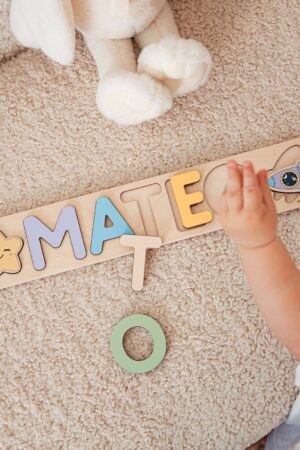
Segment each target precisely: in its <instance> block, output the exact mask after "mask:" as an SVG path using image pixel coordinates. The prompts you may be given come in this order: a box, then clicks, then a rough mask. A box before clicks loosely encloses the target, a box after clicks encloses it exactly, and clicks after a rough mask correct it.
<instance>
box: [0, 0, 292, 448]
mask: <svg viewBox="0 0 300 450" xmlns="http://www.w3.org/2000/svg"><path fill="white" fill-rule="evenodd" d="M171 6H172V8H173V10H174V12H175V14H176V18H177V21H178V23H179V26H180V29H181V32H182V35H183V36H191V37H194V38H196V39H200V40H201V41H202V42H203V43H204V44H205V45H207V47H208V48H209V50H210V51H211V53H212V55H213V59H214V69H213V72H212V75H211V78H210V80H209V83H208V84H207V86H206V87H205V88H202V89H200V90H199V91H197V92H196V93H194V94H192V95H189V96H187V97H184V98H181V99H179V100H177V101H176V102H175V104H174V107H173V109H172V110H171V111H170V112H169V113H168V114H166V115H165V116H164V117H162V118H160V119H158V120H156V121H153V122H150V123H147V124H144V125H141V126H138V127H131V128H127V129H122V128H119V127H118V126H116V125H114V124H113V123H110V122H108V121H107V120H105V119H103V118H102V117H101V115H100V114H99V112H98V111H97V109H96V106H95V91H96V86H97V74H96V68H95V65H94V63H93V60H92V58H91V57H90V55H89V53H88V51H87V49H86V47H85V45H84V44H83V42H82V40H81V39H80V38H78V41H77V51H76V60H75V62H74V64H73V65H72V66H70V67H61V66H59V65H58V64H55V63H53V62H52V61H50V60H48V59H47V58H46V57H45V56H44V55H42V54H41V53H40V52H39V51H33V50H26V51H24V49H21V48H20V47H19V46H18V45H16V43H15V41H14V40H13V39H12V38H11V37H10V35H9V32H8V28H7V9H8V2H7V1H4V0H1V2H0V12H1V18H0V32H1V39H0V51H1V55H2V62H1V64H0V96H1V102H0V136H1V140H0V142H1V143H0V146H1V150H0V171H1V172H0V173H1V176H0V193H1V194H0V215H7V214H10V213H13V212H15V211H22V210H25V209H28V208H32V207H37V206H40V205H45V204H48V203H50V202H54V201H58V200H62V199H67V198H69V197H74V196H77V195H81V194H87V193H89V192H93V191H97V190H101V189H104V188H107V187H111V186H115V185H117V184H123V183H127V182H130V181H134V180H139V179H143V178H146V177H150V176H153V175H158V174H161V173H164V172H167V171H172V170H176V169H181V168H184V167H189V166H191V165H194V164H199V163H202V162H206V161H210V160H215V159H218V158H221V157H225V156H230V155H234V154H236V153H240V152H243V151H247V150H251V149H255V148H258V147H262V146H267V145H270V144H274V143H277V142H280V141H283V140H287V139H291V138H294V137H296V136H299V135H300V120H299V105H300V89H299V85H300V71H299V62H300V45H299V41H300V36H299V29H300V24H299V17H300V11H299V9H300V5H299V0H273V1H272V2H270V1H268V0H253V1H240V0H223V1H219V0H203V1H197V0H174V1H171ZM299 223H300V211H296V212H293V213H288V214H285V215H282V216H281V217H280V220H279V229H280V234H281V236H282V238H283V240H284V242H285V243H286V244H287V246H288V248H289V250H290V252H291V254H292V255H293V257H294V258H295V260H296V262H297V263H298V264H299V263H300V248H299V246H300V244H299V231H300V229H299ZM131 270H132V257H131V256H129V257H124V258H121V259H118V260H114V261H111V262H107V263H104V264H99V265H95V266H92V267H88V268H84V269H82V270H76V271H73V272H70V273H67V274H61V275H58V276H54V277H51V278H48V279H43V280H40V281H37V282H32V283H29V284H27V285H22V286H19V287H16V288H10V289H7V290H4V291H0V348H1V362H0V448H1V449H12V450H29V449H38V450H42V449H49V450H50V449H51V450H56V449H68V450H93V449H95V450H96V449H115V450H121V449H126V450H129V449H143V450H144V449H145V450H146V449H151V450H158V449H160V450H168V449H176V450H181V449H188V450H191V449H201V450H210V449H212V450H234V449H237V450H240V449H245V448H246V447H247V446H248V445H250V444H252V443H253V442H255V441H257V440H258V439H259V438H261V437H262V436H264V435H265V434H267V433H268V432H269V431H270V430H271V429H272V428H273V427H274V426H275V425H277V424H278V423H279V422H280V421H282V420H283V419H284V417H285V416H286V414H287V413H288V411H289V408H290V406H291V404H292V402H293V400H294V398H295V395H296V391H295V388H294V387H293V380H294V367H295V364H294V361H293V360H292V358H291V356H290V355H289V353H288V352H287V351H286V350H285V349H283V348H282V347H281V345H280V344H279V343H278V342H277V341H276V339H275V338H274V337H273V336H272V334H271V333H270V332H269V331H268V329H267V327H266V326H265V324H264V321H263V319H262V317H261V315H260V313H259V312H258V310H257V308H256V306H255V303H254V301H253V299H252V296H251V293H250V291H249V288H248V285H247V281H246V278H245V275H244V273H243V270H242V267H241V265H240V263H239V260H238V255H237V250H236V247H235V245H234V243H233V242H231V240H230V239H229V238H227V237H226V236H225V235H224V233H223V232H221V231H220V232H216V233H213V234H210V235H206V236H201V237H199V238H194V239H190V240H186V241H184V242H180V243H176V244H174V245H168V246H166V247H164V248H162V249H160V250H158V251H155V252H153V253H151V254H150V256H149V258H148V260H147V279H146V285H145V289H144V291H142V292H141V293H133V292H132V291H131V289H130V284H131ZM132 313H144V314H148V315H150V316H152V317H153V318H155V319H157V320H158V321H159V322H160V324H161V326H162V328H163V330H164V332H165V334H166V336H167V345H168V352H167V355H166V357H165V359H164V361H163V362H162V364H161V365H160V367H159V368H157V369H156V370H154V371H153V372H150V373H148V374H145V375H130V374H128V373H125V372H124V371H123V370H121V369H120V368H119V367H118V366H117V365H116V364H115V363H114V362H113V360H112V358H111V353H110V350H109V338H110V334H111V330H112V327H113V325H114V324H116V323H117V322H118V321H119V320H120V319H121V318H122V317H123V316H125V315H128V314H132ZM149 347H150V340H149V338H148V335H147V334H146V333H143V332H139V331H132V332H131V333H130V335H129V336H127V339H126V348H127V349H128V352H129V353H130V354H131V355H132V356H134V357H142V356H143V355H144V356H145V355H146V354H147V352H148V351H149Z"/></svg>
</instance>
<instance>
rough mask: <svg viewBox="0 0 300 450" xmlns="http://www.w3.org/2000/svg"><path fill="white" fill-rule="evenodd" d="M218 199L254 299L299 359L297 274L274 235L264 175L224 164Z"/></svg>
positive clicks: (273, 214) (249, 166)
mask: <svg viewBox="0 0 300 450" xmlns="http://www.w3.org/2000/svg"><path fill="white" fill-rule="evenodd" d="M227 170H228V181H227V185H226V188H225V190H224V192H223V194H222V196H221V198H220V206H219V217H220V221H221V224H222V226H223V227H224V229H225V230H226V231H227V232H228V233H229V234H230V236H231V237H232V238H233V239H234V240H236V242H237V244H238V248H239V252H240V257H241V259H242V262H243V265H244V267H245V271H246V275H247V277H248V280H249V284H250V287H251V289H252V291H253V294H254V298H255V300H256V302H257V304H258V306H259V308H260V310H261V312H262V314H263V315H264V317H265V320H266V322H267V324H268V325H269V327H270V328H271V330H272V331H273V332H274V334H275V335H276V336H277V338H278V339H279V340H280V341H281V342H282V343H283V344H284V345H285V346H286V347H287V348H288V349H289V350H290V351H291V353H293V355H294V356H295V357H296V358H297V359H298V360H300V272H299V271H298V270H297V268H296V266H295V264H294V263H293V261H292V259H291V257H290V255H289V254H288V252H287V249H286V248H285V246H284V245H283V243H282V241H281V240H280V238H279V237H278V236H277V226H276V225H277V215H276V209H275V205H274V202H273V199H272V196H271V192H270V189H269V187H268V184H267V173H266V171H265V170H262V171H260V172H258V174H257V175H256V174H255V172H254V169H253V166H252V164H251V163H250V162H247V161H246V162H245V163H244V164H243V167H242V169H241V168H239V167H238V166H237V164H236V163H235V162H234V161H230V162H229V163H228V165H227Z"/></svg>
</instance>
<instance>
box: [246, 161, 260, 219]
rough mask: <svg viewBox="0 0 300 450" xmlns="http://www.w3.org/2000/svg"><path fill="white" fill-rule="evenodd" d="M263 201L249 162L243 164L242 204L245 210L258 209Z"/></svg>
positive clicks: (258, 184)
mask: <svg viewBox="0 0 300 450" xmlns="http://www.w3.org/2000/svg"><path fill="white" fill-rule="evenodd" d="M262 201H263V195H262V191H261V186H260V183H259V182H258V179H257V176H256V174H255V172H254V168H253V165H252V163H251V162H250V161H245V162H244V164H243V203H244V209H245V210H252V211H253V210H255V209H257V208H259V207H260V206H261V204H262Z"/></svg>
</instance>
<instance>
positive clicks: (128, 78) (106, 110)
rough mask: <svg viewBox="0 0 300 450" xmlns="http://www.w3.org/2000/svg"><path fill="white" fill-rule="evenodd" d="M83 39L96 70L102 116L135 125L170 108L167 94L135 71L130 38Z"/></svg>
mask: <svg viewBox="0 0 300 450" xmlns="http://www.w3.org/2000/svg"><path fill="white" fill-rule="evenodd" d="M85 40H86V43H87V45H88V47H89V49H90V51H91V53H92V55H93V57H94V58H95V60H96V64H97V67H98V72H99V75H100V83H99V86H98V90H97V104H98V107H99V109H100V111H101V112H102V114H103V115H104V116H106V117H107V118H109V119H111V120H113V121H114V122H116V123H118V124H120V125H136V124H139V123H142V122H145V121H147V120H150V119H153V118H155V117H158V116H160V115H161V114H163V113H164V112H166V111H167V110H168V109H170V108H171V106H172V95H171V93H170V91H169V90H168V89H167V88H166V87H165V86H163V85H162V84H161V83H159V82H158V81H156V80H154V79H153V78H151V77H150V76H149V75H147V74H138V73H137V72H136V60H135V56H134V52H133V47H132V41H131V40H130V39H120V40H99V39H98V40H95V39H91V38H88V37H85Z"/></svg>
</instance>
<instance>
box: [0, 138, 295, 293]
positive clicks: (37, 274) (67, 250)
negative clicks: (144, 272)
mask: <svg viewBox="0 0 300 450" xmlns="http://www.w3.org/2000/svg"><path fill="white" fill-rule="evenodd" d="M287 151H290V153H286V152H287ZM284 155H289V156H288V158H287V157H286V156H284ZM199 156H201V149H199ZM281 158H283V159H282V161H283V162H284V164H285V165H284V164H283V163H282V164H283V165H282V167H286V164H287V162H288V163H289V164H291V165H292V164H294V163H295V162H296V160H297V158H298V159H300V138H298V139H294V140H292V141H288V142H283V143H280V144H276V145H272V146H269V147H265V148H261V149H258V150H253V151H249V152H246V153H241V154H238V155H235V156H234V157H232V158H231V159H235V160H236V161H237V162H238V163H242V162H243V161H244V160H251V161H252V162H253V164H254V166H255V169H256V170H260V169H262V168H266V169H268V170H272V169H273V168H274V167H275V166H276V164H277V165H278V161H280V159H281ZM287 159H288V161H287ZM228 160H229V158H224V159H221V160H218V161H212V162H208V163H205V164H199V165H197V166H194V167H192V168H185V169H182V170H179V171H175V172H171V173H167V174H163V175H159V176H156V177H153V178H149V179H146V180H141V181H137V182H133V183H130V184H127V185H124V186H116V187H113V188H110V189H106V190H104V191H100V192H95V193H92V194H88V195H84V196H80V197H76V198H73V199H68V200H64V201H60V202H57V203H53V204H51V205H46V206H43V207H40V208H34V209H31V210H29V211H25V212H20V213H17V214H13V215H10V216H6V217H1V218H0V231H1V232H2V233H4V235H5V236H7V237H11V236H18V237H20V238H22V239H23V241H24V246H23V249H22V251H21V253H20V255H19V256H20V259H21V262H22V270H21V271H20V272H19V273H17V274H8V273H2V275H1V276H0V289H3V288H7V287H10V286H14V285H18V284H21V283H25V282H28V281H32V280H36V279H39V278H43V277H46V276H50V275H54V274H58V273H60V272H65V271H68V270H73V269H76V268H80V267H84V266H88V265H91V264H96V263H100V262H102V261H105V260H109V259H112V258H116V257H120V256H125V255H128V254H131V253H133V249H132V248H129V247H123V246H121V244H120V239H112V240H110V241H107V242H105V243H104V250H103V252H102V253H101V254H99V255H96V256H95V255H92V254H91V253H90V243H91V237H92V231H93V221H94V212H95V203H96V200H97V199H98V198H100V197H103V196H106V197H108V198H109V199H110V200H111V201H112V202H113V204H114V205H115V207H116V208H117V210H118V211H119V212H120V213H121V215H122V216H123V217H124V219H125V220H126V222H127V223H128V224H129V226H130V227H131V228H132V229H133V230H134V232H135V234H136V235H151V236H159V237H160V238H161V239H162V242H163V245H165V244H169V243H172V242H176V241H180V240H183V239H188V238H191V237H194V236H199V235H202V234H204V233H210V232H212V231H215V230H218V229H220V228H221V226H220V223H219V220H218V216H217V214H216V212H215V205H216V202H217V199H218V197H219V195H220V192H221V191H222V189H223V187H224V185H225V180H226V177H225V176H226V171H225V170H224V164H226V162H227V161H228ZM277 167H279V166H277ZM191 170H197V171H199V172H200V174H201V179H200V181H199V182H197V183H194V184H193V185H190V186H188V187H187V188H186V192H187V193H191V192H196V191H201V192H202V193H203V195H204V201H203V202H202V203H201V204H199V205H197V206H193V207H192V208H191V209H192V212H193V213H195V212H199V211H205V210H209V211H211V212H212V213H213V220H212V221H211V222H210V223H207V224H205V225H202V226H197V227H194V228H191V229H185V228H184V227H183V225H182V222H181V219H180V215H179V212H178V209H177V206H176V202H175V198H174V195H173V192H172V188H171V185H170V179H171V178H172V177H173V176H174V175H178V174H181V173H186V172H189V171H191ZM290 195H293V194H290ZM296 197H297V196H296ZM291 198H292V200H293V201H290V199H291ZM290 199H288V197H287V196H285V195H279V196H278V195H277V197H276V195H275V200H276V207H277V211H278V213H281V212H285V211H290V210H293V209H296V208H299V198H294V197H290ZM66 206H74V207H75V208H76V210H77V215H78V219H79V224H80V228H81V231H82V236H83V240H84V242H85V246H86V250H87V256H86V257H85V258H84V259H81V260H78V259H76V258H75V257H74V254H73V250H72V246H71V244H70V240H69V238H68V237H67V236H66V238H65V239H64V240H63V242H62V245H61V246H60V247H59V248H57V249H55V248H53V247H51V246H50V245H48V244H47V243H45V242H43V251H44V255H45V260H46V267H45V269H43V270H41V271H36V270H35V269H34V268H33V265H32V261H31V255H30V252H29V247H28V244H27V240H26V236H25V231H24V227H23V220H24V219H25V218H26V217H28V216H32V215H33V216H36V217H37V218H38V219H40V220H41V221H42V222H43V223H44V224H45V225H47V227H49V228H51V229H54V228H55V225H56V222H57V219H58V216H59V214H60V212H61V210H62V208H64V207H66Z"/></svg>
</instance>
